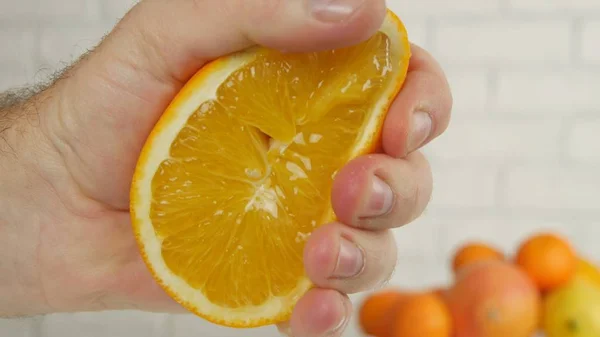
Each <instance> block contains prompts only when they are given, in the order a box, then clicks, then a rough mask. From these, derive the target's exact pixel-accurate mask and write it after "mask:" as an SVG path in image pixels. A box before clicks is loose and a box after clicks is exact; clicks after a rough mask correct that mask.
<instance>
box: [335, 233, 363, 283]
mask: <svg viewBox="0 0 600 337" xmlns="http://www.w3.org/2000/svg"><path fill="white" fill-rule="evenodd" d="M364 265H365V262H364V256H363V253H362V251H361V250H360V248H358V246H357V245H355V244H354V243H352V242H350V241H349V240H347V239H344V238H341V239H340V251H339V253H338V260H337V265H336V266H335V270H334V271H333V276H334V277H339V278H348V277H353V276H356V275H358V274H359V273H360V272H361V271H362V269H363V266H364Z"/></svg>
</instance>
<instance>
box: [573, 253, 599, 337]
mask: <svg viewBox="0 0 600 337" xmlns="http://www.w3.org/2000/svg"><path fill="white" fill-rule="evenodd" d="M576 274H577V275H578V276H581V277H584V278H587V279H588V280H589V281H591V282H593V283H594V284H595V285H596V286H598V287H600V270H599V269H598V267H596V266H595V265H594V264H593V263H592V262H590V261H588V260H586V259H584V258H581V257H580V258H579V259H578V260H577V273H576ZM599 336H600V335H599Z"/></svg>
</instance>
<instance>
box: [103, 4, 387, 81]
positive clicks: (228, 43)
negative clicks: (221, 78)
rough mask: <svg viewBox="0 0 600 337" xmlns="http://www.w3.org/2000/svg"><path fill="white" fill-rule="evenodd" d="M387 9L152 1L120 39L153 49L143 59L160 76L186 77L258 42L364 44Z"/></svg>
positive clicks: (300, 47)
mask: <svg viewBox="0 0 600 337" xmlns="http://www.w3.org/2000/svg"><path fill="white" fill-rule="evenodd" d="M384 16H385V0H252V1H248V0H172V1H158V0H156V1H155V0H146V1H142V2H141V3H140V4H139V5H138V6H136V7H135V8H134V9H133V10H132V11H131V13H130V15H128V16H127V17H126V19H125V20H124V21H123V22H122V25H121V26H122V28H123V30H122V31H123V32H124V33H123V34H122V35H123V36H122V37H123V38H122V39H116V40H113V41H114V42H115V43H117V44H128V45H129V46H130V47H129V48H133V49H134V51H133V54H138V53H141V54H143V55H146V56H147V58H146V60H145V61H146V62H144V63H143V64H139V63H138V66H140V67H142V68H145V69H146V70H147V71H148V72H150V73H153V74H154V76H156V77H158V78H168V77H171V78H174V79H177V80H179V81H185V80H186V79H187V78H189V77H190V76H191V75H192V74H193V72H194V71H196V70H197V68H198V67H199V66H200V65H202V64H203V63H204V62H206V61H208V60H210V59H214V58H216V57H218V56H221V55H224V54H228V53H231V52H235V51H238V50H240V49H243V48H246V47H248V46H250V45H253V44H260V45H263V46H266V47H270V48H275V49H279V50H285V51H290V52H294V51H317V50H322V49H328V48H337V47H342V46H346V45H351V44H356V43H359V42H361V41H363V40H366V39H367V38H368V37H370V36H371V35H372V34H374V33H375V32H376V31H377V29H378V28H379V27H380V25H381V23H382V22H383V19H384ZM127 35H129V36H127ZM133 41H138V42H136V43H133V44H132V45H131V44H130V43H131V42H133ZM122 47H125V48H127V47H126V46H122ZM119 49H121V50H122V48H119ZM138 62H139V61H138ZM156 65H161V67H160V68H158V67H157V66H156Z"/></svg>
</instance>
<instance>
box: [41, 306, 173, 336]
mask: <svg viewBox="0 0 600 337" xmlns="http://www.w3.org/2000/svg"><path fill="white" fill-rule="evenodd" d="M167 317H168V316H167V315H164V314H151V313H143V312H136V311H123V312H118V311H108V312H100V313H77V314H55V315H50V316H48V317H46V318H45V319H44V322H43V323H42V329H41V330H42V334H41V336H40V337H81V336H85V337H107V336H110V337H132V336H134V337H141V336H144V337H163V336H161V335H160V334H161V332H163V330H162V326H163V325H164V324H165V322H166V319H167Z"/></svg>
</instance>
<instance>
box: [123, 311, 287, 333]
mask: <svg viewBox="0 0 600 337" xmlns="http://www.w3.org/2000/svg"><path fill="white" fill-rule="evenodd" d="M173 320H174V324H173V326H174V331H173V332H172V334H170V335H169V337H198V336H219V337H248V336H261V337H281V334H280V333H279V332H278V331H277V329H276V328H275V327H273V326H267V327H261V328H256V329H252V332H251V333H250V332H249V331H248V330H244V329H242V330H240V329H233V328H227V327H223V326H219V325H216V324H212V323H210V322H207V321H205V320H204V319H202V318H200V317H197V316H194V315H174V316H173ZM111 337H112V336H111Z"/></svg>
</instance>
